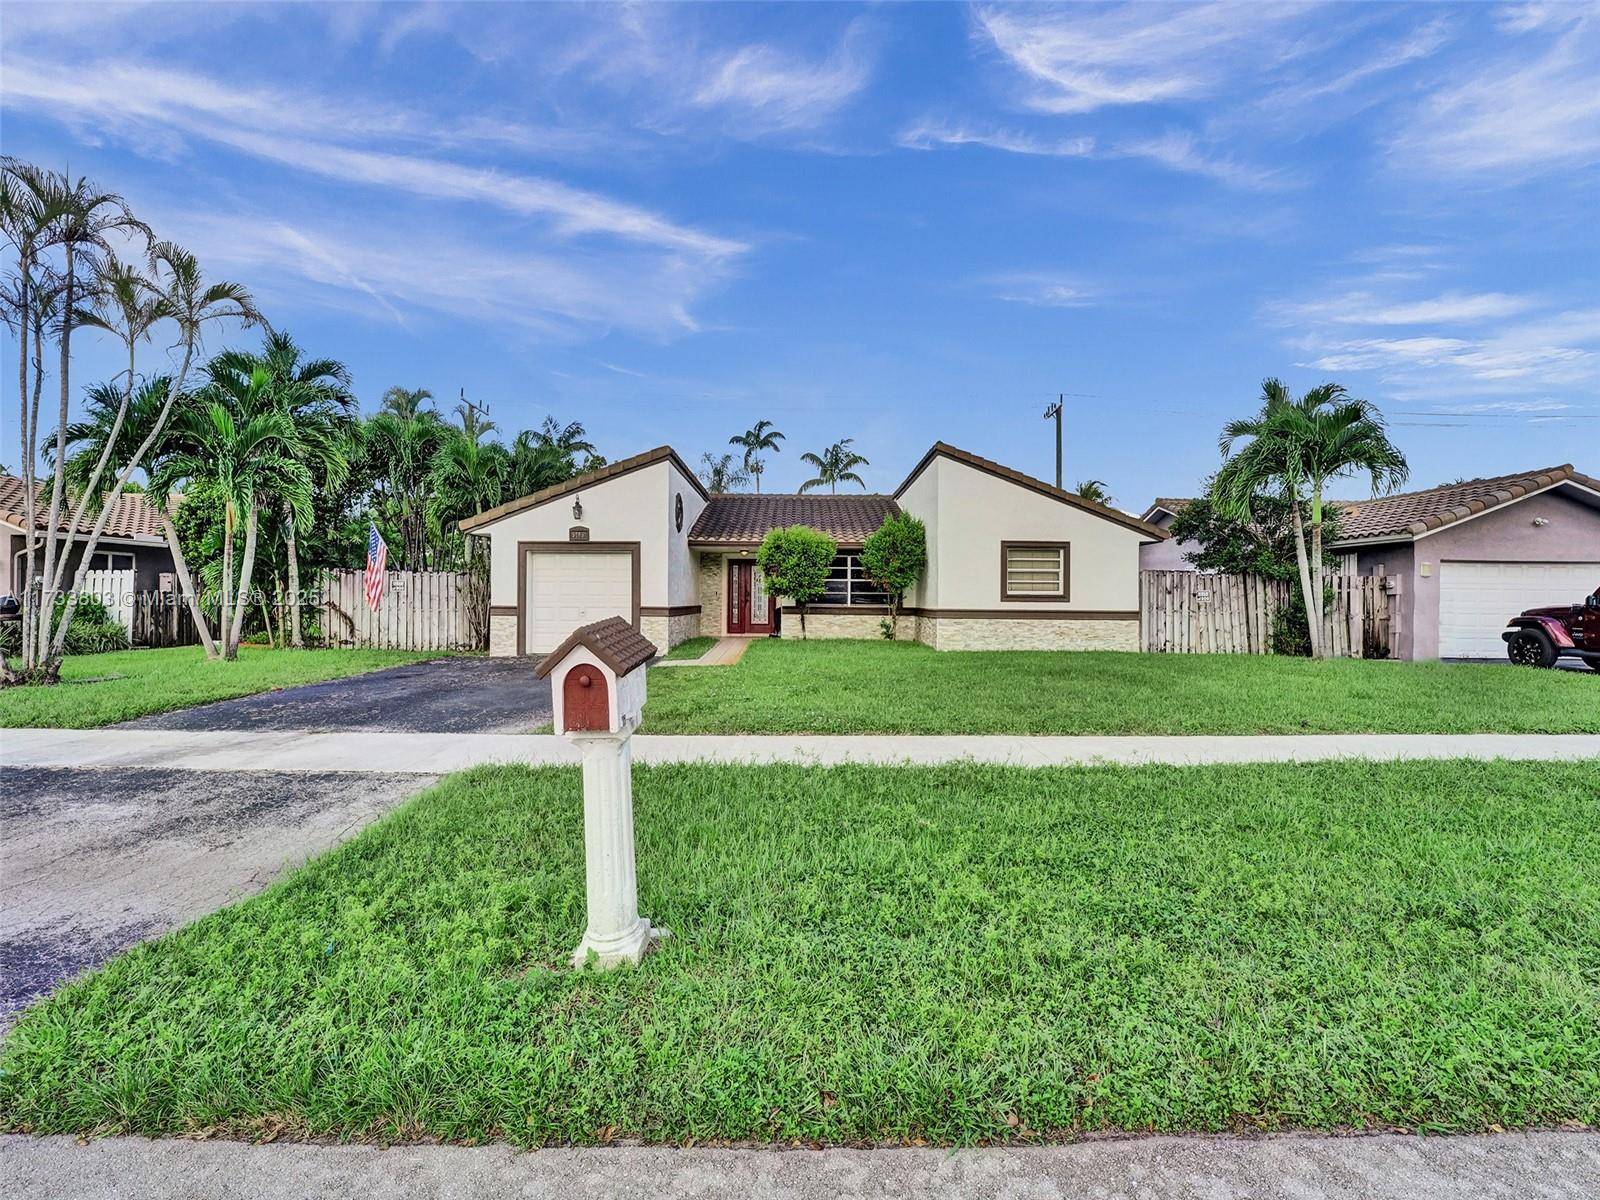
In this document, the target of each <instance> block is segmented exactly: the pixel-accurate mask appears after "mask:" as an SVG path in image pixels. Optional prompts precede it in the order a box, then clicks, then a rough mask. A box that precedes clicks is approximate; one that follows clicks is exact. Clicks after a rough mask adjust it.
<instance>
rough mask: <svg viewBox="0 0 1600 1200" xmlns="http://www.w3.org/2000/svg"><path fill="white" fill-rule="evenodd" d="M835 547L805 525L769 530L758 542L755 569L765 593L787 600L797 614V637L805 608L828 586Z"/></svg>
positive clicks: (803, 623)
mask: <svg viewBox="0 0 1600 1200" xmlns="http://www.w3.org/2000/svg"><path fill="white" fill-rule="evenodd" d="M838 552H839V547H838V546H837V545H836V544H835V543H834V540H833V539H832V538H831V537H829V536H828V535H827V534H825V533H821V532H819V531H818V530H815V529H812V528H810V527H809V526H806V525H789V526H787V527H785V528H783V529H773V530H771V531H769V532H768V534H767V536H766V537H765V538H764V539H762V542H761V549H760V551H759V552H757V554H756V565H757V566H758V567H760V568H761V573H762V574H763V575H765V576H766V577H767V591H768V592H770V593H771V594H773V595H774V596H787V597H788V598H789V599H790V600H792V601H794V604H795V607H796V608H798V609H799V610H800V636H801V637H804V636H805V633H806V605H807V604H810V603H811V602H812V601H813V600H816V599H818V598H819V597H821V596H822V594H823V592H824V591H825V590H826V588H827V586H828V572H829V571H831V570H832V569H833V559H834V555H836V554H837V553H838Z"/></svg>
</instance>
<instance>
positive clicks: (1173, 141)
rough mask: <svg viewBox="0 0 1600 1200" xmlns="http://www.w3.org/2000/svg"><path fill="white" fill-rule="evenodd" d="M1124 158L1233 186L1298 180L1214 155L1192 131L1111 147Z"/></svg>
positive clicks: (1268, 185) (1288, 183) (1267, 186)
mask: <svg viewBox="0 0 1600 1200" xmlns="http://www.w3.org/2000/svg"><path fill="white" fill-rule="evenodd" d="M1112 153H1113V154H1116V155H1119V156H1121V157H1124V158H1144V159H1149V160H1150V161H1151V162H1154V163H1157V164H1159V165H1161V166H1163V167H1166V168H1167V169H1168V170H1171V171H1181V172H1183V173H1185V174H1188V175H1201V176H1204V177H1205V178H1207V179H1214V180H1216V181H1217V182H1219V183H1226V184H1229V185H1230V186H1233V187H1243V188H1256V189H1264V190H1270V189H1275V188H1282V187H1291V186H1294V185H1295V183H1296V181H1295V180H1294V179H1293V178H1292V177H1291V176H1290V175H1289V174H1288V173H1287V172H1284V171H1279V170H1273V169H1271V168H1268V167H1257V166H1253V165H1251V164H1250V163H1245V162H1240V161H1238V160H1237V159H1234V158H1230V157H1228V156H1226V155H1212V154H1208V153H1206V152H1205V151H1204V150H1202V149H1201V148H1200V145H1199V143H1198V142H1197V141H1196V139H1195V138H1194V137H1193V135H1191V134H1187V133H1178V132H1169V133H1164V134H1162V135H1161V136H1159V137H1153V138H1145V139H1142V140H1138V141H1130V142H1123V143H1121V144H1119V145H1118V146H1116V147H1115V148H1114V149H1113V150H1112Z"/></svg>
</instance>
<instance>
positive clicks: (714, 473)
mask: <svg viewBox="0 0 1600 1200" xmlns="http://www.w3.org/2000/svg"><path fill="white" fill-rule="evenodd" d="M699 475H700V482H701V483H703V484H705V485H706V491H708V492H710V493H711V494H712V495H713V496H720V495H722V494H723V493H725V492H732V491H735V490H737V489H738V488H741V487H743V486H744V485H745V484H747V483H749V482H750V476H749V474H748V473H746V471H745V470H744V468H743V467H741V466H740V465H739V464H738V462H737V461H736V460H735V459H734V457H733V455H731V454H723V455H716V454H712V453H711V451H709V450H707V451H706V452H705V453H704V454H702V455H701V456H700V471H699Z"/></svg>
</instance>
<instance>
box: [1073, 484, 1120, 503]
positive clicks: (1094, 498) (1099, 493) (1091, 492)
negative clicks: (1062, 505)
mask: <svg viewBox="0 0 1600 1200" xmlns="http://www.w3.org/2000/svg"><path fill="white" fill-rule="evenodd" d="M1072 492H1073V495H1075V496H1079V497H1081V498H1082V499H1084V500H1087V501H1089V502H1090V503H1091V504H1103V505H1105V506H1106V507H1107V508H1110V507H1111V505H1112V503H1113V501H1112V499H1111V493H1110V492H1108V491H1106V483H1105V480H1103V479H1082V480H1079V481H1078V486H1077V487H1075V488H1073V489H1072Z"/></svg>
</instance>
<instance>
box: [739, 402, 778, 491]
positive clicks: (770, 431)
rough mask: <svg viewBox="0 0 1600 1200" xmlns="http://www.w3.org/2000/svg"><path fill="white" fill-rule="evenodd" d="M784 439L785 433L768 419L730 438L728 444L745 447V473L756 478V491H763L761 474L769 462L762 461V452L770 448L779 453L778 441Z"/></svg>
mask: <svg viewBox="0 0 1600 1200" xmlns="http://www.w3.org/2000/svg"><path fill="white" fill-rule="evenodd" d="M781 441H783V434H781V433H779V432H778V431H777V430H776V429H774V428H773V426H772V422H771V421H767V420H761V421H757V422H756V423H755V424H754V425H752V426H751V427H750V428H749V429H747V430H745V431H744V432H743V433H741V434H739V435H738V436H736V437H731V438H729V439H728V445H730V446H741V447H743V448H744V469H745V473H746V474H747V475H749V476H750V478H751V479H753V480H755V484H756V493H757V494H758V495H759V494H760V492H761V476H762V474H763V472H765V471H766V469H767V464H766V463H765V462H764V461H762V458H761V453H762V451H764V450H770V451H772V453H774V454H776V453H778V443H779V442H781Z"/></svg>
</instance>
